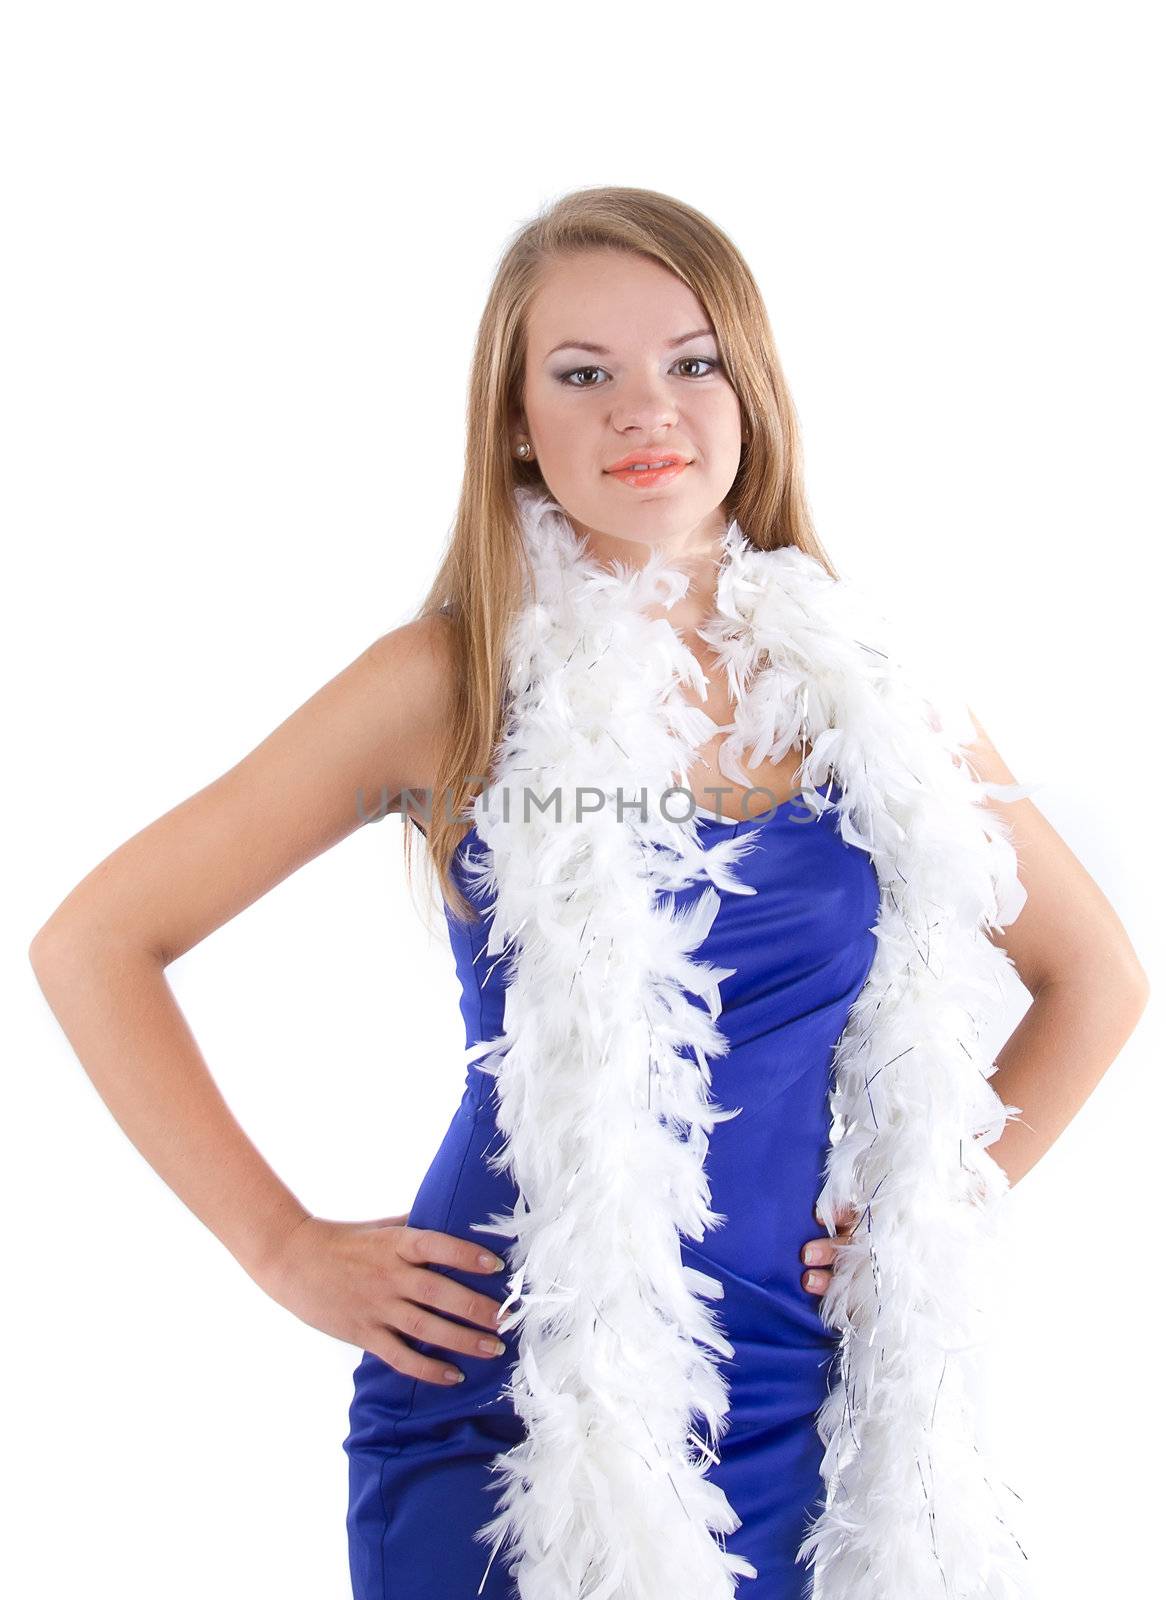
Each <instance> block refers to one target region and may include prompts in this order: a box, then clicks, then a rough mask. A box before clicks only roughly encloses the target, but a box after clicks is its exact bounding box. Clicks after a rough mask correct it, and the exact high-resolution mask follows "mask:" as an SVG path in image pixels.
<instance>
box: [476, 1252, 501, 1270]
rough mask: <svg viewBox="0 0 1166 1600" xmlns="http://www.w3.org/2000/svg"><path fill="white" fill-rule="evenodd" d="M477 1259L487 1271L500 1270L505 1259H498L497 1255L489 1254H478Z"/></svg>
mask: <svg viewBox="0 0 1166 1600" xmlns="http://www.w3.org/2000/svg"><path fill="white" fill-rule="evenodd" d="M478 1261H479V1263H480V1264H481V1265H482V1266H483V1267H485V1269H486V1271H487V1272H501V1271H502V1268H503V1267H504V1266H505V1265H506V1263H505V1261H499V1259H498V1257H497V1256H491V1255H480V1256H479V1257H478Z"/></svg>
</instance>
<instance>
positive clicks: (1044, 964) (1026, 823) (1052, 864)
mask: <svg viewBox="0 0 1166 1600" xmlns="http://www.w3.org/2000/svg"><path fill="white" fill-rule="evenodd" d="M969 715H970V717H971V720H972V724H973V726H974V728H975V731H976V740H975V743H974V744H973V745H972V746H971V747H970V748H969V750H968V752H967V760H968V764H969V765H970V767H971V769H972V771H973V772H974V773H975V775H976V777H977V778H979V779H980V780H981V781H982V782H987V783H998V784H1013V783H1016V782H1017V779H1016V778H1015V777H1014V775H1013V773H1012V772H1011V770H1010V769H1009V767H1008V764H1007V763H1006V762H1005V760H1004V757H1003V756H1002V755H1001V753H1000V751H999V750H998V749H997V748H996V746H995V744H994V743H993V742H992V740H991V738H990V737H989V736H988V734H987V732H986V731H985V729H984V726H983V724H982V723H981V722H980V720H979V718H978V717H977V716H976V715H975V713H974V712H972V711H971V710H970V708H969ZM986 804H987V805H989V806H990V807H991V808H992V810H993V811H995V812H996V813H997V814H998V815H999V816H1000V817H1002V818H1003V819H1004V821H1005V823H1006V824H1007V826H1008V831H1009V834H1010V836H1011V839H1012V843H1013V845H1014V847H1015V849H1016V857H1017V868H1018V872H1019V876H1020V881H1021V883H1022V884H1023V886H1024V889H1025V892H1026V894H1027V897H1028V898H1027V899H1026V901H1025V904H1024V906H1023V907H1022V908H1021V911H1020V914H1019V915H1018V917H1017V918H1016V920H1015V922H1013V923H1012V924H1010V926H1008V927H1007V928H1005V929H1004V930H1003V932H1002V933H1000V934H996V935H994V936H993V939H994V943H996V944H997V945H999V946H1000V947H1001V948H1002V949H1004V950H1005V951H1006V953H1007V954H1008V956H1009V957H1010V958H1011V960H1012V962H1013V964H1014V965H1015V967H1016V971H1017V973H1018V975H1019V976H1020V978H1021V980H1022V982H1023V983H1024V985H1025V987H1026V988H1027V989H1028V990H1029V992H1030V993H1031V994H1034V995H1035V994H1036V993H1037V991H1038V990H1039V989H1040V988H1042V987H1043V986H1044V985H1046V984H1050V983H1055V982H1062V981H1072V980H1073V978H1074V977H1075V976H1077V975H1078V974H1080V973H1082V972H1090V971H1091V972H1093V973H1094V974H1098V973H1102V972H1104V973H1105V974H1107V975H1108V976H1109V977H1110V978H1111V980H1112V982H1113V985H1114V988H1115V992H1123V991H1124V990H1125V989H1127V988H1128V989H1129V990H1131V991H1134V992H1137V991H1139V990H1143V989H1147V988H1148V985H1147V980H1146V975H1145V972H1144V970H1143V969H1142V967H1141V964H1140V962H1139V961H1138V958H1137V956H1136V954H1135V952H1134V949H1133V946H1132V945H1131V943H1130V940H1129V937H1128V935H1127V933H1126V930H1125V928H1124V927H1123V926H1122V923H1121V921H1120V919H1119V918H1118V915H1117V912H1116V911H1115V910H1114V908H1113V906H1112V905H1111V904H1110V902H1109V901H1108V899H1107V898H1106V896H1105V895H1104V893H1103V892H1102V890H1101V888H1100V886H1099V885H1098V884H1097V883H1096V882H1095V881H1094V879H1093V878H1092V877H1091V876H1090V874H1089V872H1088V871H1087V870H1086V868H1085V866H1084V865H1083V864H1082V862H1081V861H1079V860H1078V858H1077V856H1076V855H1075V854H1074V853H1073V851H1072V850H1071V849H1070V848H1069V845H1068V844H1067V843H1066V842H1065V840H1064V839H1062V837H1061V836H1060V834H1059V833H1058V832H1057V831H1056V829H1055V828H1054V827H1053V825H1052V824H1051V823H1050V822H1049V820H1048V818H1047V817H1045V816H1044V815H1043V814H1042V813H1041V812H1040V811H1038V810H1037V808H1036V806H1035V805H1034V804H1033V803H1032V801H1031V800H1029V799H1020V800H1013V801H1003V800H996V799H989V800H987V801H986Z"/></svg>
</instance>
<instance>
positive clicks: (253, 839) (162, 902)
mask: <svg viewBox="0 0 1166 1600" xmlns="http://www.w3.org/2000/svg"><path fill="white" fill-rule="evenodd" d="M455 674H456V667H455V641H454V637H453V629H452V627H451V625H450V623H449V621H448V619H447V618H446V617H444V616H440V615H435V616H428V617H424V618H418V619H416V620H414V621H412V622H408V623H406V624H404V625H403V626H401V627H399V628H395V629H393V630H392V631H391V632H389V633H386V634H383V635H382V636H381V637H380V638H378V639H375V640H373V642H372V643H371V644H369V645H368V646H367V647H366V648H365V649H364V650H362V651H361V652H360V654H359V655H358V656H357V657H356V658H355V659H354V660H352V661H350V662H349V664H348V665H347V666H345V667H344V668H343V669H342V670H341V671H340V672H338V673H337V674H336V675H335V676H334V677H333V678H331V679H329V680H328V682H327V683H325V684H324V685H323V686H322V687H321V688H320V689H318V690H317V691H316V692H315V694H313V695H312V696H311V698H310V699H308V700H306V701H305V702H304V703H303V704H302V705H300V706H299V707H298V708H297V709H296V710H294V711H293V712H292V713H291V714H290V716H288V717H287V718H285V720H284V721H283V722H281V723H280V724H279V726H278V727H276V728H275V729H274V730H273V731H272V732H270V733H269V734H268V735H267V736H266V738H264V739H263V740H262V741H261V742H260V743H259V744H257V745H256V746H255V748H254V749H253V750H251V751H250V752H249V753H248V754H247V755H245V756H244V757H243V758H242V760H240V761H238V762H237V763H236V764H235V765H234V766H233V767H230V768H229V769H228V770H227V771H226V772H224V773H222V774H221V775H220V776H219V777H217V778H215V779H214V780H213V781H212V782H210V783H209V784H207V786H206V787H205V788H203V789H200V790H198V791H197V792H196V793H195V794H193V795H191V796H190V797H189V798H188V799H186V800H183V801H182V802H181V803H180V804H179V805H177V806H175V807H174V808H173V810H171V811H167V812H166V813H165V814H164V815H162V816H161V817H159V818H158V819H157V820H156V821H154V822H152V823H150V824H149V825H148V826H147V827H145V828H143V829H142V830H141V831H140V832H139V833H137V834H135V835H133V837H132V838H130V839H128V840H127V841H126V842H125V843H124V844H123V845H121V846H120V847H119V848H118V849H117V850H115V851H114V852H113V854H112V855H110V856H108V857H107V858H106V859H105V860H104V861H102V862H100V863H99V864H98V865H97V866H96V867H95V868H94V869H93V871H92V872H90V873H89V874H88V876H87V877H85V878H84V879H82V881H81V882H80V883H79V884H78V885H77V886H76V888H75V889H73V890H72V892H71V893H70V894H69V895H68V896H67V897H66V899H65V900H64V901H63V902H62V903H61V905H60V906H58V907H57V909H56V910H55V911H54V912H53V914H52V916H50V917H49V919H48V921H47V922H46V923H45V924H44V926H43V927H42V928H41V929H40V930H39V932H38V933H37V935H36V937H35V938H34V940H33V947H32V951H31V952H30V953H31V954H32V955H33V959H34V964H35V962H36V961H37V959H38V958H40V959H46V960H50V959H56V958H58V957H62V958H64V959H69V958H70V953H71V951H72V950H74V949H77V948H83V947H84V946H85V945H86V943H87V941H89V940H91V939H93V938H94V937H95V936H96V935H97V934H98V933H100V936H101V938H102V939H103V940H108V939H109V938H110V937H111V936H113V937H116V938H118V939H120V940H124V941H127V942H129V943H132V944H134V945H135V946H137V947H139V948H144V949H147V950H149V951H150V952H151V953H153V954H155V955H157V956H158V958H159V959H160V960H162V961H163V962H164V963H166V962H170V961H172V960H174V959H175V958H176V957H178V956H180V955H182V954H184V953H185V952H186V951H187V950H189V949H191V948H192V947H193V946H194V945H196V944H198V943H199V942H200V940H202V939H204V938H206V936H207V934H209V933H211V932H213V931H214V929H216V928H219V927H221V926H222V925H223V924H224V923H225V922H227V921H229V920H230V919H231V918H232V917H234V916H236V915H238V913H239V912H240V911H242V910H243V909H244V907H246V906H248V905H250V904H252V903H253V902H254V901H255V900H257V899H259V898H260V896H262V895H264V894H266V893H267V892H268V891H269V890H271V889H272V888H274V887H275V886H276V885H277V884H278V883H280V882H282V881H283V879H284V878H286V877H288V876H289V874H291V873H292V872H295V871H296V870H297V869H298V868H300V867H302V866H304V865H305V864H306V863H307V862H309V861H311V860H312V859H314V858H315V857H316V856H318V855H320V854H321V853H322V852H323V851H325V850H327V849H329V848H330V847H331V846H333V845H335V844H337V843H339V842H340V840H342V839H344V838H346V837H347V836H348V835H349V834H351V833H353V832H355V830H356V829H358V828H359V827H361V826H363V825H364V824H366V823H368V822H370V821H375V820H376V819H378V818H379V817H381V816H383V815H384V813H385V810H386V809H387V808H388V807H389V806H390V805H391V804H392V802H393V801H395V800H396V799H397V798H398V797H399V796H400V794H401V791H402V790H403V789H405V788H410V787H428V786H430V785H431V783H432V773H433V770H434V765H433V764H434V761H435V757H436V753H437V750H438V748H439V740H440V737H441V734H442V730H443V729H444V728H447V727H448V726H449V719H450V716H451V709H452V706H453V704H454V702H455Z"/></svg>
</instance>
